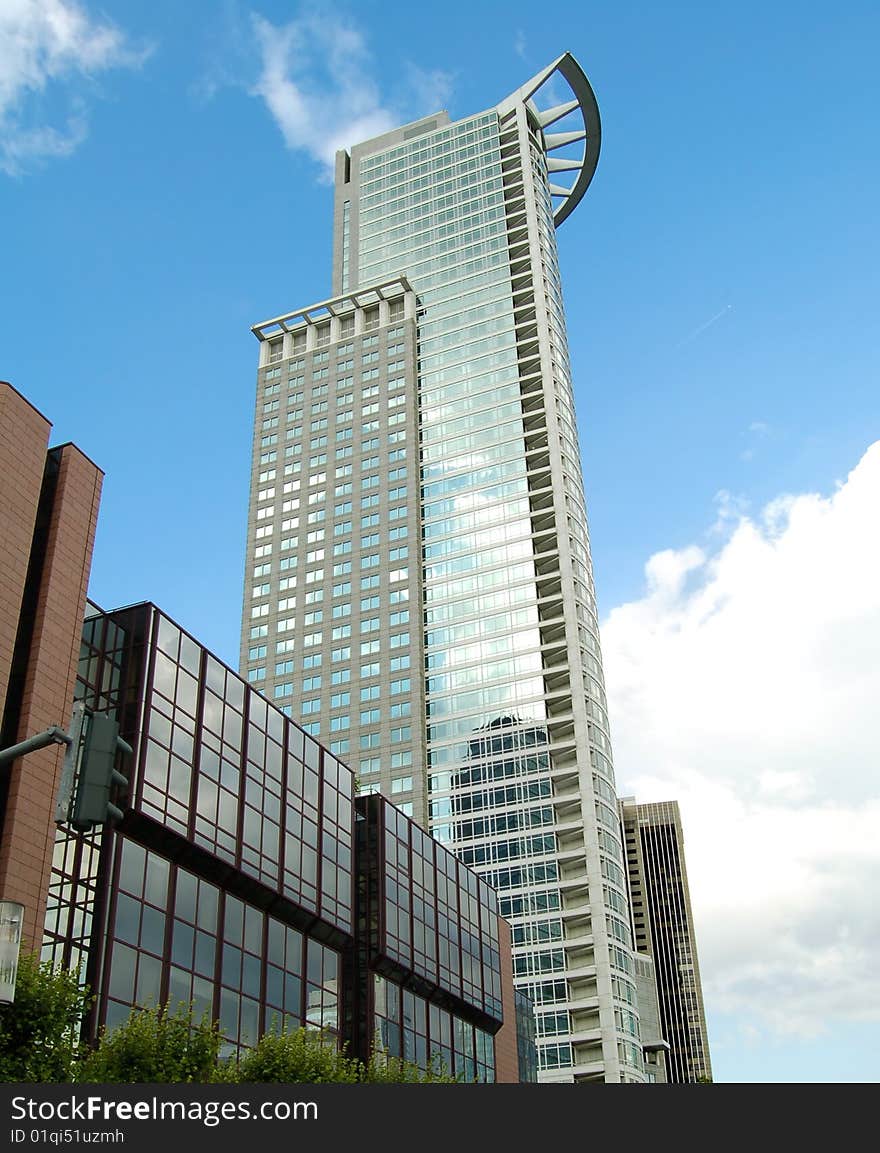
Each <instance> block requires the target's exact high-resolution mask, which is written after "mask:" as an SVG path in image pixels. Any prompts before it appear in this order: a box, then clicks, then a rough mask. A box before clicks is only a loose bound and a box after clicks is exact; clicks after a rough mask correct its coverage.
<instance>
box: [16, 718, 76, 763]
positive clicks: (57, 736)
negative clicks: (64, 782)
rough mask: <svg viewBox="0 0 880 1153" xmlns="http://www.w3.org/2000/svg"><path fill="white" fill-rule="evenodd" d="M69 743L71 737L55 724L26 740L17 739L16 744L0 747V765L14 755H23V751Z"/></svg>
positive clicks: (33, 750) (27, 751)
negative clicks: (4, 747)
mask: <svg viewBox="0 0 880 1153" xmlns="http://www.w3.org/2000/svg"><path fill="white" fill-rule="evenodd" d="M70 743H71V738H70V736H69V735H68V734H67V733H66V732H65V731H64V729H59V728H58V726H57V725H53V726H52V728H51V729H46V731H45V732H44V733H37V734H36V736H33V737H28V738H27V740H26V741H19V743H18V744H17V745H10V746H9V748H8V749H0V765H5V764H6V762H7V761H14V760H15V759H16V757H23V756H24V755H25V753H33V752H36V750H37V749H44V748H45V747H46V746H47V745H53V744H54V745H69V744H70Z"/></svg>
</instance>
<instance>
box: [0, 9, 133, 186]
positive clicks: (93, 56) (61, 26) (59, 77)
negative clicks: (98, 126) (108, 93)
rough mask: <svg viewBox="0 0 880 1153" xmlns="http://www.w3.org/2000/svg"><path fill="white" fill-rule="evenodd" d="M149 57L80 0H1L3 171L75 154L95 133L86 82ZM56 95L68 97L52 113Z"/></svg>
mask: <svg viewBox="0 0 880 1153" xmlns="http://www.w3.org/2000/svg"><path fill="white" fill-rule="evenodd" d="M148 54H149V50H148V49H145V50H142V51H136V50H134V49H133V48H132V47H131V45H130V44H129V43H128V41H127V38H126V36H125V34H124V33H123V32H122V31H120V30H119V29H118V28H117V27H115V26H114V25H113V24H110V23H108V22H101V21H98V20H93V19H92V18H91V17H90V16H89V14H88V12H87V11H86V10H85V8H84V7H83V6H82V5H81V4H78V3H77V2H76V0H0V170H2V171H4V172H6V173H7V174H9V175H19V174H20V173H22V172H23V171H24V170H25V168H26V167H27V165H28V164H29V163H31V162H33V161H38V160H42V159H45V158H47V157H53V156H67V155H69V154H70V153H71V152H73V151H74V150H75V149H76V148H77V146H78V145H79V144H80V143H82V141H83V140H84V139H85V137H86V135H87V132H88V121H87V116H86V105H85V100H84V95H83V88H84V86H85V84H87V83H88V81H89V80H91V79H93V78H94V77H95V76H96V75H97V74H98V73H101V72H104V71H107V70H108V69H111V68H132V67H137V66H139V65H140V64H141V63H142V62H143V60H144V59H145V58H146V56H147V55H148ZM50 93H51V95H52V97H53V98H57V97H58V96H61V95H63V96H65V97H66V101H65V103H64V107H63V109H62V110H60V111H59V110H58V109H57V108H54V107H53V111H52V113H49V112H48V111H47V107H46V106H47V105H48V104H49V103H53V105H54V103H55V101H54V100H53V101H49V99H48V97H49V95H50ZM53 121H54V122H53Z"/></svg>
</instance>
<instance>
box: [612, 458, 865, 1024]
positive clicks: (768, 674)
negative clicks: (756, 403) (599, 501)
mask: <svg viewBox="0 0 880 1153" xmlns="http://www.w3.org/2000/svg"><path fill="white" fill-rule="evenodd" d="M878 507H880V442H878V443H876V444H874V445H872V446H871V447H870V448H869V449H868V451H867V452H866V453H865V455H864V457H863V458H862V460H861V461H860V462H859V464H858V465H857V467H856V468H854V469H853V470H852V472H851V473H850V475H849V477H848V478H847V479H846V481H845V482H844V483H842V484H840V485H839V487H838V489H837V491H835V492H834V493H833V494H831V495H828V496H822V495H817V494H801V495H797V496H784V497H780V498H778V499H777V500H775V501H773V502H772V503H771V504H769V505H768V506H767V507H766V508H765V509H764V510H763V511H762V512H761V514H760V515H758V516H755V517H749V516H747V515H746V514H745V512H741V513H740V514H739V515H734V516H731V517H730V518H729V520H728V525H727V533H726V536H725V539H724V540H723V543H720V544H718V545H717V546H715V551H714V552H707V551H706V550H705V549H704V548H697V547H695V546H692V547H690V548H687V549H679V550H667V551H666V552H663V553H659V554H657V555H655V556H653V557H652V558H651V559H650V561H649V562H648V565H647V570H646V571H647V578H648V588H647V591H646V594H645V596H644V597H643V598H642V599H641V600H639V601H635V602H632V603H629V604H625V605H622V606H620V607H618V608H616V609H614V610H613V611H612V612H611V613H610V614H609V616H608V619H607V620H606V622H605V623H604V625H603V629H602V647H603V652H604V655H605V670H606V680H607V688H608V698H609V711H610V716H611V723H612V738H613V741H614V748H615V760H616V764H617V774H618V787H619V789H620V790H621V792H626V793H633V794H635V795H636V796H637V797H638V799H639V800H643V801H650V800H666V799H677V800H678V801H679V802H680V804H681V808H682V819H683V823H684V834H685V842H686V858H687V865H688V874H689V879H690V885H691V890H692V895H693V900H694V908H695V918H696V921H697V936H698V945H699V954H700V963H701V968H702V977H703V985H704V990H705V994H706V1001H707V1009H708V1011H709V1014H710V1018H711V1013H712V1011H713V1009H714V1010H715V1011H717V1012H718V1013H719V1014H725V1015H726V1014H733V1015H736V1016H738V1017H739V1018H740V1019H741V1020H743V1021H744V1022H746V1023H748V1024H749V1026H750V1027H753V1028H754V1029H755V1030H757V1033H758V1035H763V1036H768V1035H771V1036H776V1037H781V1036H785V1035H789V1036H790V1035H796V1036H801V1037H809V1036H819V1035H821V1034H822V1033H823V1032H824V1031H826V1030H829V1029H832V1028H834V1027H843V1026H845V1022H846V1021H847V1020H854V1019H858V1020H862V1021H868V1020H876V1019H878V1018H880V980H878V978H877V976H876V970H875V967H874V966H873V965H872V964H871V959H872V958H873V957H874V956H875V955H876V951H877V949H878V946H880V914H878V912H877V903H876V902H875V901H874V900H873V899H872V898H871V897H870V894H872V893H873V892H874V891H875V888H876V886H877V885H878V884H880V838H878V835H877V833H878V830H880V774H878V768H880V721H878V714H877V701H878V700H880V661H878V660H877V653H878V652H880V532H878V530H877V526H878V512H877V510H878ZM716 539H717V538H716ZM710 1024H711V1021H710ZM710 1039H711V1038H710Z"/></svg>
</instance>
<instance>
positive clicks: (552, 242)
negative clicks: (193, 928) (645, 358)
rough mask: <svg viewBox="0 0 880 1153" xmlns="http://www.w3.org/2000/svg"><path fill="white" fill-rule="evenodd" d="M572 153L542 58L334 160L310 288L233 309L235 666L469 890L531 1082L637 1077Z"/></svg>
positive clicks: (579, 163) (584, 147)
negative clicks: (331, 231) (240, 483)
mask: <svg viewBox="0 0 880 1153" xmlns="http://www.w3.org/2000/svg"><path fill="white" fill-rule="evenodd" d="M565 84H567V85H568V86H569V88H570V90H571V93H570V99H568V100H567V101H565V102H564V103H562V104H557V103H555V101H556V100H558V99H559V97H558V96H556V97H555V99H554V97H553V96H550V95H549V90H550V89H551V88H552V90H553V92H554V93H556V92H558V91H559V90H560V89H561V88H562V87H563V86H564V85H565ZM548 103H550V104H553V105H554V106H553V107H551V108H548V107H547V105H548ZM598 149H599V116H598V109H597V107H596V102H595V98H594V96H593V93H592V90H591V88H590V86H589V83H588V82H587V79H586V77H585V76H584V74H583V72H582V71H581V69H580V67H579V66H578V65H577V63H576V62H575V61H574V60H573V59H572V57H571V56H569V55H565V56H562V57H560V58H559V59H558V60H557V61H555V62H554V63H553V64H552V65H550V66H549V67H548V68H547V69H545V70H544V71H543V72H541V73H540V74H539V75H538V76H536V77H535V78H534V79H533V80H532V81H530V82H529V83H528V84H526V85H525V86H524V87H523V88H521V89H519V90H518V91H517V92H515V93H514V94H513V95H512V96H510V97H509V98H508V99H506V100H504V101H502V103H501V104H499V105H498V106H497V107H496V108H491V109H489V110H488V111H486V112H483V113H481V114H479V115H477V116H473V117H469V118H467V119H465V120H462V121H459V122H457V123H450V121H449V117H448V116H447V114H446V113H438V114H437V115H436V116H433V117H430V118H427V119H424V120H421V121H418V122H417V123H414V124H410V125H407V126H404V127H401V128H399V129H397V130H395V131H393V132H390V133H387V134H386V135H384V136H381V137H378V138H376V139H374V140H371V141H368V142H365V143H362V144H359V145H356V146H355V147H354V148H353V149H352V151H351V154H350V155H349V154H348V153H346V152H339V153H337V161H336V204H335V244H334V274H333V291H334V293H335V295H334V297H333V298H332V299H331V300H327V301H324V302H322V303H320V304H318V305H314V306H311V307H310V308H307V309H304V310H301V311H299V312H295V313H288V314H286V315H284V316H281V317H278V318H276V319H274V320H272V321H267V322H265V323H263V324H260V325H256V326H255V328H254V331H255V333H256V335H257V336H258V338H259V339H260V341H261V349H260V369H259V376H258V396H257V420H256V427H255V434H254V462H253V474H252V490H251V505H250V523H249V533H248V558H247V565H248V568H247V581H246V589H245V619H244V624H243V630H242V653H241V656H242V664H241V667H242V672H243V674H244V675H246V676H247V677H248V679H249V680H250V682H251V683H252V684H254V685H255V686H256V687H258V688H261V689H263V691H264V692H266V694H267V695H268V696H269V697H271V698H272V699H274V700H275V701H277V702H278V704H279V705H281V706H282V707H283V708H285V709H286V710H287V711H288V712H290V714H291V715H292V716H293V717H295V718H296V719H297V720H298V721H301V722H302V723H303V724H304V725H305V726H307V727H309V728H310V729H311V731H312V732H313V733H314V734H315V735H320V737H321V739H322V740H326V741H327V742H328V743H329V744H330V747H331V749H332V750H333V751H334V752H335V753H336V754H337V755H339V756H340V757H341V758H342V759H344V760H346V761H348V762H349V763H350V764H351V765H352V767H353V769H354V771H355V773H356V774H357V776H358V778H359V779H360V782H361V785H362V788H364V789H373V788H381V790H382V791H383V792H386V793H388V794H389V795H391V796H392V797H393V799H394V800H395V802H397V803H400V804H401V805H403V806H405V807H406V810H407V811H408V812H410V813H411V814H412V815H413V816H414V817H415V819H416V820H418V821H420V822H422V823H424V824H426V825H428V826H429V827H430V829H431V831H432V832H433V833H434V835H435V836H436V837H437V838H438V839H439V840H441V841H443V842H444V843H446V844H447V845H449V846H450V847H452V848H454V850H455V851H456V853H457V854H458V855H459V857H460V858H461V859H462V860H464V861H465V862H466V863H468V864H470V865H471V866H473V867H474V868H475V869H477V870H478V871H479V872H480V873H481V874H482V875H483V876H484V877H485V878H486V879H487V880H488V881H489V882H490V884H492V885H493V886H494V887H495V888H496V889H497V890H498V893H499V896H500V898H501V908H502V910H503V912H504V915H505V916H507V917H508V918H509V919H510V921H511V924H512V926H513V946H514V964H515V973H516V977H517V984H518V985H519V986H520V988H521V989H523V990H524V991H525V992H526V993H527V994H528V995H529V997H530V998H531V999H532V1001H533V1002H534V1003H535V1005H536V1016H537V1040H538V1052H539V1060H540V1067H541V1079H542V1080H546V1081H571V1080H575V1081H582V1080H583V1081H612V1082H614V1081H642V1080H644V1079H645V1071H644V1064H643V1058H642V1050H641V1045H640V1041H639V1033H638V1007H637V992H636V980H635V977H636V974H635V963H634V960H633V953H632V940H631V935H630V924H629V919H630V918H629V905H628V900H627V888H626V877H625V874H624V860H623V852H622V847H621V839H620V830H619V824H618V820H617V813H616V794H615V787H614V775H613V769H612V764H611V749H610V742H609V737H608V719H607V714H606V709H605V692H604V688H603V677H602V667H601V657H600V650H599V639H598V624H597V618H596V605H595V598H594V592H593V578H592V572H591V560H590V550H589V538H588V532H587V521H586V512H585V508H584V495H583V484H582V478H581V469H580V453H579V448H578V440H577V430H576V423H575V414H574V398H573V389H572V383H571V376H570V369H569V358H568V348H567V340H566V334H565V316H564V311H563V305H562V292H561V285H560V275H559V263H558V258H557V252H556V235H555V230H556V227H557V226H558V225H559V224H560V223H561V222H562V221H563V220H564V219H565V217H566V216H567V215H568V214H569V213H570V212H571V211H572V210H573V208H574V207H575V206H576V204H577V203H578V202H579V200H580V199H581V197H582V196H583V194H584V192H585V190H586V188H587V185H588V184H589V182H590V179H591V177H592V175H593V171H594V169H595V166H596V162H597V159H598ZM565 173H569V174H570V175H569V177H567V178H566V177H565V176H564V175H563V174H565ZM559 180H566V181H567V183H566V185H561V184H558V183H557V182H558V181H559Z"/></svg>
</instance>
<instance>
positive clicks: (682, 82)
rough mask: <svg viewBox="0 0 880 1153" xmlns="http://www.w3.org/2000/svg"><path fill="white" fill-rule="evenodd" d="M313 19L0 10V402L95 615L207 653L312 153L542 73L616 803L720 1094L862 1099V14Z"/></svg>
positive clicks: (309, 287) (313, 217)
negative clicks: (69, 529) (676, 849)
mask: <svg viewBox="0 0 880 1153" xmlns="http://www.w3.org/2000/svg"><path fill="white" fill-rule="evenodd" d="M316 12H317V10H312V9H309V8H307V7H305V6H301V5H298V4H295V3H279V2H269V0H265V2H263V0H255V3H254V4H253V5H252V6H251V5H248V4H245V3H237V2H232V0H230V2H226V3H223V2H216V3H215V2H210V3H209V2H208V0H189V2H188V3H187V4H179V3H175V2H172V0H150V2H149V3H146V2H141V0H126V3H116V4H109V5H105V6H99V5H98V4H96V3H92V2H91V0H80V2H76V3H75V2H74V0H0V269H2V283H3V288H4V306H3V309H2V311H0V377H2V378H4V379H7V380H10V381H11V382H12V383H13V384H14V385H15V386H16V387H17V388H18V389H19V390H20V391H21V392H23V393H24V394H25V395H26V396H28V398H29V399H30V400H31V401H32V402H33V403H34V404H35V405H36V406H37V407H38V408H39V409H40V410H41V411H43V412H44V413H45V414H46V415H47V416H48V417H49V419H50V420H52V421H53V422H54V425H55V440H56V442H62V441H67V440H72V441H75V442H76V443H77V444H78V445H79V446H80V447H81V448H82V449H83V450H84V451H85V452H86V453H88V454H89V455H90V456H91V457H92V458H93V459H94V460H95V461H96V462H97V463H98V464H99V465H100V466H101V467H102V468H103V469H104V470H105V471H106V481H105V488H104V497H103V503H102V510H101V521H100V525H99V530H98V539H97V543H96V551H95V560H94V567H93V573H92V585H91V595H92V596H93V598H94V599H96V600H97V601H98V602H99V603H100V604H102V605H104V606H105V607H114V606H116V605H121V604H124V603H129V602H132V601H137V600H141V599H151V600H154V601H156V602H157V603H158V604H159V605H161V606H162V607H163V609H165V611H167V612H168V613H169V614H170V615H172V616H173V617H175V618H176V619H177V620H179V621H180V623H181V624H183V625H184V626H185V627H187V628H188V629H190V630H191V631H192V632H193V633H194V634H195V635H196V636H198V637H199V638H200V639H201V640H202V641H203V642H204V643H205V644H207V645H208V646H209V647H210V648H213V649H214V651H215V652H217V654H218V655H219V656H221V657H222V658H223V659H225V660H226V661H228V662H229V663H230V664H233V665H235V664H237V653H238V627H239V616H240V606H241V593H242V578H243V571H244V543H245V518H246V507H247V496H248V493H247V485H248V475H249V446H250V428H251V420H252V411H253V391H254V381H255V364H256V355H257V342H256V340H255V339H254V337H253V336H252V335H251V333H250V326H251V325H252V324H254V323H256V322H257V321H260V320H264V319H266V318H268V317H270V316H274V315H277V314H279V313H281V312H284V311H288V310H291V309H294V308H296V307H298V306H302V305H305V304H309V303H312V302H313V301H316V300H320V299H322V298H323V297H325V296H328V295H329V292H330V275H329V273H330V231H331V214H332V201H331V187H330V184H329V182H328V179H327V171H328V169H327V160H328V157H330V156H332V151H333V148H334V147H335V145H336V144H338V143H340V142H345V141H346V140H348V142H350V143H351V142H354V141H355V140H356V139H359V138H362V137H363V136H365V135H369V134H372V132H365V131H361V130H359V128H358V125H360V126H361V127H363V126H364V125H380V126H383V125H386V124H387V125H393V124H396V123H403V122H405V121H407V120H411V119H415V118H417V117H420V116H423V115H427V114H429V113H431V112H434V111H436V110H437V109H438V108H446V109H448V111H449V113H450V115H451V116H452V117H453V119H456V118H459V117H462V116H467V115H470V114H472V113H475V112H478V111H481V110H483V109H485V108H488V107H490V106H493V105H494V104H496V103H497V102H498V101H500V100H501V99H502V98H503V97H504V96H506V95H507V94H508V93H509V92H511V91H513V90H514V89H515V88H517V87H519V86H520V84H522V83H523V82H524V81H525V80H526V79H528V78H529V77H530V76H532V75H533V74H534V73H536V72H537V71H539V69H540V68H542V67H543V66H544V65H545V64H547V63H549V62H550V61H551V60H552V59H554V58H555V57H556V56H558V55H559V54H560V53H561V52H563V51H566V50H567V51H570V52H572V53H573V54H574V55H575V56H576V57H577V59H578V60H579V62H580V63H581V65H582V66H583V67H584V69H585V71H586V72H587V74H588V76H589V77H590V79H591V82H592V84H593V87H594V89H595V91H596V95H597V98H598V101H599V106H600V110H601V114H602V124H603V142H602V153H601V157H600V161H599V167H598V171H597V174H596V177H595V179H594V181H593V185H592V186H591V188H590V190H589V192H588V194H587V197H586V198H585V200H584V201H583V202H582V204H581V205H580V206H579V207H578V209H577V211H576V212H575V213H574V214H573V216H572V217H571V218H570V219H569V220H568V221H566V223H565V224H564V225H563V226H562V228H561V229H560V233H559V245H560V257H561V263H562V272H563V283H564V290H565V298H566V306H567V312H568V318H569V339H570V343H571V353H572V362H573V367H574V372H575V380H576V387H577V404H578V415H579V425H580V436H581V449H582V455H583V461H584V471H585V483H586V489H587V500H588V509H589V514H590V525H591V534H592V542H593V554H594V564H595V575H596V584H597V592H598V599H599V607H600V613H601V616H602V618H603V622H604V625H603V647H604V651H605V657H606V674H607V680H608V690H609V701H610V712H611V721H612V726H613V727H612V737H613V740H614V745H615V752H616V757H615V759H616V763H617V775H618V785H619V789H620V791H621V792H622V793H624V792H628V793H635V794H636V795H637V796H638V797H639V799H642V800H652V799H668V798H671V797H675V798H677V799H679V801H680V803H681V805H682V812H683V817H684V823H685V837H686V844H687V849H688V856H687V860H688V867H689V871H690V880H691V887H692V891H693V899H694V910H695V919H696V922H697V931H698V943H699V949H700V961H701V965H702V969H703V985H704V992H705V996H706V1004H707V1013H708V1019H709V1032H710V1046H711V1050H712V1059H713V1065H714V1070H715V1075H716V1079H717V1080H719V1081H770V1082H774V1081H775V1082H781V1081H824V1082H830V1081H874V1080H876V1071H875V1070H876V1064H875V1061H874V1054H873V1046H872V1044H871V1042H872V1040H873V1030H874V1029H875V1028H876V1023H877V1019H878V1017H880V984H878V979H877V976H876V965H875V964H874V960H875V957H876V953H877V946H878V914H877V912H876V908H877V902H876V901H867V900H864V899H863V896H864V894H870V893H872V892H873V891H874V890H875V889H876V886H877V882H878V880H880V856H878V848H877V845H878V842H880V838H878V837H877V832H878V829H880V796H878V786H877V778H878V773H877V768H878V761H880V740H878V731H877V720H876V716H877V713H876V701H877V699H878V692H880V670H878V662H877V660H876V653H877V649H878V645H880V543H878V541H880V533H878V526H880V448H878V447H875V448H874V449H871V446H872V445H876V443H877V442H878V439H880V388H878V371H877V369H878V360H880V325H878V311H877V301H878V268H880V260H878V256H880V252H878V249H880V240H878V227H877V220H876V206H877V199H878V168H880V160H878V151H877V144H876V124H875V120H876V109H877V107H878V106H880V72H878V69H877V67H876V45H877V43H878V37H880V9H878V7H877V5H876V4H874V3H869V2H866V0H850V2H849V3H847V4H846V5H837V6H834V7H831V8H829V7H828V6H827V5H821V4H818V3H813V2H812V0H807V2H801V3H790V2H782V0H780V2H779V3H776V4H773V5H767V4H758V3H754V2H752V0H746V2H744V3H740V4H738V5H735V6H734V5H724V6H719V5H706V4H701V3H696V2H693V3H689V2H685V0H670V2H669V3H665V4H662V5H660V4H654V3H649V2H647V0H644V2H631V3H628V2H626V0H621V2H620V3H616V4H614V5H606V4H598V3H577V4H575V3H567V2H564V0H563V2H561V3H558V4H556V5H554V6H553V8H552V11H550V10H547V11H545V10H542V9H540V8H536V7H535V6H534V5H530V4H524V3H519V2H514V3H506V4H504V5H501V4H477V5H474V4H463V3H460V2H458V0H453V2H452V3H448V4H446V5H444V6H443V20H442V21H440V20H439V19H438V18H437V17H436V16H435V15H434V14H433V12H434V8H433V7H432V6H428V5H412V4H409V3H408V4H398V3H394V2H391V3H388V2H385V3H381V4H380V3H374V2H369V0H368V2H362V3H356V4H348V5H323V6H321V7H320V15H317V14H316ZM282 48H283V51H282ZM328 60H329V61H330V65H329V66H328ZM352 133H353V135H350V134H352Z"/></svg>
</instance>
